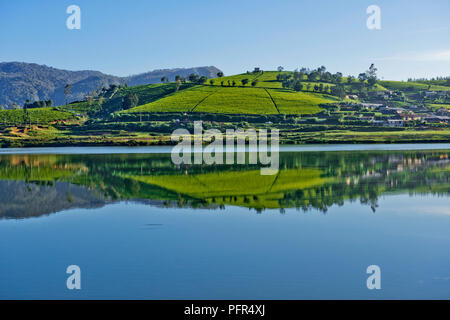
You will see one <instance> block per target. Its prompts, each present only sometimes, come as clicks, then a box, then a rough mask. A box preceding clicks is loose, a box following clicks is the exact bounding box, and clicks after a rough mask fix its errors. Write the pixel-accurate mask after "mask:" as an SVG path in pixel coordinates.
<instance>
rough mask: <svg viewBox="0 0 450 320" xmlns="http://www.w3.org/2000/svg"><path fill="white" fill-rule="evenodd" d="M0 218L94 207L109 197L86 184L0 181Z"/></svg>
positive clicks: (26, 216)
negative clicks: (88, 187)
mask: <svg viewBox="0 0 450 320" xmlns="http://www.w3.org/2000/svg"><path fill="white" fill-rule="evenodd" d="M0 203H1V205H0V217H3V218H29V217H35V216H41V215H44V214H50V213H55V212H59V211H62V210H66V209H71V208H94V207H100V206H103V205H104V204H105V199H103V198H102V197H101V196H99V195H96V194H95V193H93V192H90V191H89V190H87V189H86V188H84V187H80V186H75V185H70V184H69V183H66V182H56V183H55V184H54V185H53V186H46V185H36V184H28V183H26V182H24V181H0Z"/></svg>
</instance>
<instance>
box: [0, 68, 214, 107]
mask: <svg viewBox="0 0 450 320" xmlns="http://www.w3.org/2000/svg"><path fill="white" fill-rule="evenodd" d="M219 71H220V70H219V69H217V68H216V67H198V68H185V69H165V70H154V71H151V72H146V73H142V74H138V75H134V76H130V77H116V76H113V75H108V74H104V73H101V72H99V71H90V70H84V71H68V70H62V69H56V68H52V67H48V66H45V65H38V64H35V63H24V62H3V63H0V106H10V105H11V104H13V103H17V104H19V105H22V104H23V103H24V102H25V101H26V100H27V99H29V100H30V101H32V102H33V101H36V100H48V99H52V100H53V102H54V104H55V105H61V104H64V103H65V96H64V86H65V85H66V84H67V83H70V84H72V90H71V93H70V95H69V101H76V100H81V99H83V98H84V97H85V96H86V94H88V93H90V92H92V91H93V90H96V89H99V88H101V87H102V86H105V87H108V86H109V85H111V84H120V83H124V82H127V83H128V85H130V86H134V85H140V84H149V83H158V82H160V81H161V78H162V77H163V76H166V77H168V78H169V79H170V80H171V81H172V80H174V79H175V76H176V75H181V76H185V77H186V76H188V75H189V74H191V73H196V74H199V75H200V76H203V75H204V76H207V77H209V78H211V77H215V76H216V74H217V72H219Z"/></svg>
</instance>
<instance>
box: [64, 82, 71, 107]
mask: <svg viewBox="0 0 450 320" xmlns="http://www.w3.org/2000/svg"><path fill="white" fill-rule="evenodd" d="M71 89H72V85H71V84H70V83H67V84H66V85H65V86H64V95H65V96H66V105H67V100H68V96H69V93H70V90H71Z"/></svg>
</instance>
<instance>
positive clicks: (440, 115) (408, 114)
mask: <svg viewBox="0 0 450 320" xmlns="http://www.w3.org/2000/svg"><path fill="white" fill-rule="evenodd" d="M374 109H375V111H376V112H379V113H381V114H382V115H383V119H376V118H375V117H374V118H373V119H371V120H370V122H371V123H372V124H373V125H376V126H387V127H403V126H405V125H406V124H407V123H408V122H410V121H417V120H420V121H424V122H426V123H437V124H448V123H449V122H450V110H448V109H445V108H440V109H438V110H436V111H435V112H431V110H430V109H428V108H425V107H420V106H410V107H408V109H405V108H393V107H389V106H385V105H377V106H374Z"/></svg>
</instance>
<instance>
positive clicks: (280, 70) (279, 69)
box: [277, 66, 292, 72]
mask: <svg viewBox="0 0 450 320" xmlns="http://www.w3.org/2000/svg"><path fill="white" fill-rule="evenodd" d="M277 70H278V72H282V71H283V70H284V68H283V67H282V66H279V67H278V68H277ZM291 70H292V69H291Z"/></svg>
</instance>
